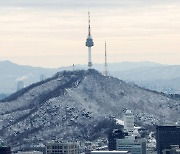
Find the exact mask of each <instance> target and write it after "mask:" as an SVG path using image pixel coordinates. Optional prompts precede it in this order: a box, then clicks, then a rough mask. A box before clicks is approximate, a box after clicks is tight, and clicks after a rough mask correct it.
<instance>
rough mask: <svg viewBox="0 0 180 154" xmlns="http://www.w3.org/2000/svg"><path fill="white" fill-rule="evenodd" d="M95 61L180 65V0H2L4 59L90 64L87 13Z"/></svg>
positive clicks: (48, 64) (58, 64)
mask: <svg viewBox="0 0 180 154" xmlns="http://www.w3.org/2000/svg"><path fill="white" fill-rule="evenodd" d="M88 11H90V12H91V28H92V37H93V40H94V47H92V62H93V63H103V62H104V42H105V41H107V51H108V61H109V62H110V63H113V62H121V61H154V62H158V63H163V64H180V61H179V57H180V53H179V51H180V46H179V41H180V29H179V27H180V20H179V19H180V2H179V1H178V0H151V1H145V0H108V1H107V0H91V1H87V0H78V1H74V0H38V1H37V0H28V1H24V0H6V1H4V0H0V35H1V37H0V42H1V49H0V50H1V52H0V53H1V57H0V60H11V61H13V62H15V63H18V64H23V65H32V66H43V67H61V66H66V65H72V64H73V63H74V64H85V63H87V47H86V46H85V41H86V37H87V34H88V14H87V12H88Z"/></svg>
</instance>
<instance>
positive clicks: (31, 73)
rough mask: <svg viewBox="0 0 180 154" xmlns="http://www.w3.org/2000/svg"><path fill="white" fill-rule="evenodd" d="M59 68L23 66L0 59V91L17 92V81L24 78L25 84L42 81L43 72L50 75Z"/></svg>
mask: <svg viewBox="0 0 180 154" xmlns="http://www.w3.org/2000/svg"><path fill="white" fill-rule="evenodd" d="M56 72H57V69H47V68H40V67H31V66H23V65H18V64H15V63H12V62H10V61H0V93H5V94H11V93H14V92H16V89H17V82H18V81H20V80H22V81H23V82H24V84H25V86H28V85H30V84H32V83H34V82H38V81H40V76H41V74H44V75H45V76H46V77H50V76H52V75H53V74H55V73H56Z"/></svg>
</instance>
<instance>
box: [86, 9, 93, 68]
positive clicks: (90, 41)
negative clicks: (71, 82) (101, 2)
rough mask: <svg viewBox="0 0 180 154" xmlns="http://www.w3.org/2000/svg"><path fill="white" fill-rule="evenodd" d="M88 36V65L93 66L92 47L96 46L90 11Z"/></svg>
mask: <svg viewBox="0 0 180 154" xmlns="http://www.w3.org/2000/svg"><path fill="white" fill-rule="evenodd" d="M88 23H89V26H88V37H87V39H86V46H87V47H88V67H89V68H91V67H92V61H91V47H92V46H94V42H93V39H92V37H91V25H90V12H88Z"/></svg>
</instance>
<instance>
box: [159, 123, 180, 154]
mask: <svg viewBox="0 0 180 154" xmlns="http://www.w3.org/2000/svg"><path fill="white" fill-rule="evenodd" d="M171 145H180V126H157V127H156V148H157V153H158V154H162V151H163V150H164V149H171Z"/></svg>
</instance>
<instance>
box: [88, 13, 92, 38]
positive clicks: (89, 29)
mask: <svg viewBox="0 0 180 154" xmlns="http://www.w3.org/2000/svg"><path fill="white" fill-rule="evenodd" d="M88 22H89V27H88V36H91V20H90V12H88Z"/></svg>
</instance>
